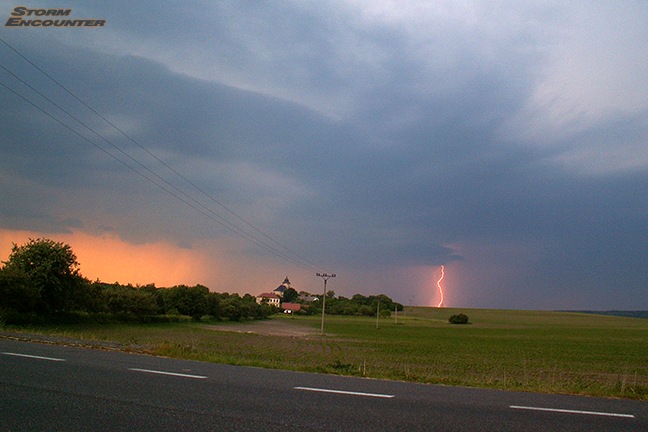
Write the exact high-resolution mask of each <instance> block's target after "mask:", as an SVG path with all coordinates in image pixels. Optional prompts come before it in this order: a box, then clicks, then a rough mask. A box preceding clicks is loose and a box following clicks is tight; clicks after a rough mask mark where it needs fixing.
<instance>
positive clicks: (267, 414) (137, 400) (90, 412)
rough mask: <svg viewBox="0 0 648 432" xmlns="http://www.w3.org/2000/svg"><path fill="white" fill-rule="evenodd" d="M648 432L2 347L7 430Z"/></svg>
mask: <svg viewBox="0 0 648 432" xmlns="http://www.w3.org/2000/svg"><path fill="white" fill-rule="evenodd" d="M103 430H105V431H108V430H110V431H134V430H141V431H144V430H146V431H148V430H155V431H179V430H182V431H255V432H259V431H283V432H286V431H288V432H291V431H301V432H303V431H525V432H528V431H561V432H567V431H607V432H609V431H647V430H648V403H646V402H640V401H630V400H611V399H598V398H589V397H575V396H560V395H541V394H533V393H521V392H505V391H496V390H484V389H469V388H460V387H445V386H433V385H424V384H413V383H403V382H395V381H381V380H369V379H361V378H349V377H340V376H331V375H319V374H306V373H296V372H285V371H276V370H266V369H259V368H248V367H237V366H228V365H219V364H212V363H202V362H192V361H183V360H174V359H167V358H159V357H153V356H145V355H136V354H128V353H123V352H116V351H100V350H88V349H82V348H74V347H65V346H58V345H47V344H38V343H30V342H22V341H13V340H7V339H0V431H103Z"/></svg>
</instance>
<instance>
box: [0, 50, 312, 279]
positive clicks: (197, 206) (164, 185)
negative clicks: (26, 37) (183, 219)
mask: <svg viewBox="0 0 648 432" xmlns="http://www.w3.org/2000/svg"><path fill="white" fill-rule="evenodd" d="M0 42H2V43H3V44H4V45H5V46H7V47H8V48H9V49H10V50H12V51H13V52H14V53H15V54H16V55H18V56H19V57H20V58H22V59H23V60H24V61H26V62H27V63H29V64H30V65H31V66H32V67H33V68H35V69H36V70H38V71H39V72H40V73H41V74H43V75H44V76H45V77H47V78H48V79H49V80H50V81H52V82H53V83H54V84H56V85H57V86H58V87H60V88H61V89H62V90H64V91H65V92H66V93H67V94H69V95H70V96H71V97H73V98H74V99H75V100H76V101H78V102H79V103H80V104H81V105H83V106H84V107H85V108H86V109H88V110H90V111H91V112H92V113H93V114H95V115H96V116H98V117H99V118H100V119H101V120H103V121H104V122H106V123H107V124H108V125H110V126H111V127H112V128H114V129H115V130H116V131H118V132H119V133H120V134H122V135H123V136H124V137H126V138H127V139H128V140H129V141H130V142H132V143H133V144H135V145H136V146H137V147H139V148H140V149H142V150H143V151H144V152H146V154H148V155H149V156H150V157H152V158H153V159H155V160H156V161H157V162H158V163H159V164H161V165H163V166H164V167H165V168H166V169H167V170H169V171H170V172H172V173H173V174H174V175H175V176H177V177H178V178H180V179H182V180H183V181H184V182H185V183H186V184H188V185H189V186H191V187H192V188H193V189H194V190H196V191H197V192H199V193H200V195H202V196H204V197H205V198H207V199H208V200H209V201H211V202H213V203H214V204H216V205H218V206H219V207H220V208H221V209H222V210H224V211H225V212H226V213H227V214H229V215H230V216H232V217H233V218H235V219H236V220H237V221H239V222H241V223H243V224H244V226H247V227H248V228H250V229H252V230H253V231H254V233H257V234H259V235H261V237H262V238H260V237H259V236H258V235H257V234H254V233H250V232H248V231H246V230H244V229H243V228H241V227H240V226H239V225H237V224H236V223H234V222H231V221H229V220H228V219H227V218H225V217H224V216H222V215H220V214H218V213H217V212H215V211H214V210H213V209H211V208H209V207H207V206H205V205H204V204H202V203H201V202H200V201H198V200H197V199H195V198H194V197H192V196H191V195H189V194H188V193H186V192H185V191H184V190H182V189H180V188H179V187H178V186H176V185H174V184H172V183H171V182H169V181H168V180H166V179H165V178H164V177H162V176H161V175H160V174H158V173H157V172H156V171H155V170H153V169H152V168H149V167H148V166H146V165H145V164H144V163H142V162H141V161H140V160H139V159H137V158H136V157H134V156H132V155H130V154H129V153H128V152H126V151H125V150H123V149H122V148H120V147H119V146H117V145H115V144H114V143H113V142H112V141H110V140H108V139H107V138H105V137H104V136H103V135H101V134H100V133H98V132H97V131H96V130H95V129H93V128H92V127H90V126H88V125H87V124H86V123H84V122H83V121H81V120H80V119H78V118H77V117H76V116H74V115H73V114H71V113H70V112H69V111H68V110H66V109H64V108H63V107H61V106H60V105H59V104H58V103H57V102H55V101H53V100H52V99H51V98H49V97H47V96H46V95H44V94H43V93H42V92H40V91H39V90H37V89H36V88H35V87H34V86H33V85H31V84H29V83H28V82H26V81H25V80H24V79H22V78H21V77H20V76H18V75H17V74H15V73H13V72H11V71H10V70H9V69H7V68H6V67H4V66H2V65H0V68H2V69H3V70H4V71H5V72H7V73H8V74H10V75H11V76H12V77H13V78H14V79H16V80H18V81H19V82H20V83H22V84H23V85H25V86H26V87H28V88H29V89H30V90H32V91H33V92H35V93H36V94H38V95H39V96H40V97H42V98H43V99H45V100H46V101H48V102H49V103H50V104H52V105H53V106H54V107H56V108H57V109H59V110H60V111H61V112H63V113H65V114H66V115H67V116H68V117H70V118H71V119H73V120H74V121H75V122H76V123H78V124H79V125H81V126H82V127H83V128H85V129H86V130H88V131H89V132H90V133H91V134H92V135H95V136H96V137H98V138H99V139H100V140H101V141H104V142H105V143H106V144H108V145H109V146H111V147H112V148H114V149H115V150H116V151H117V154H120V155H122V156H123V157H125V158H127V159H128V160H130V161H131V162H133V163H134V164H135V165H136V166H139V167H140V169H141V170H144V171H145V172H146V173H148V175H147V174H145V173H143V172H142V171H141V170H139V169H137V168H135V167H133V166H132V165H130V164H129V163H127V162H125V161H124V160H122V159H121V158H120V156H117V155H116V154H113V153H111V152H109V151H108V150H106V149H105V148H104V147H102V146H100V145H99V144H97V143H96V142H94V141H93V140H90V139H89V138H88V137H86V136H85V135H83V134H81V133H80V132H78V130H76V129H74V128H73V127H71V126H70V125H68V124H66V123H65V122H63V121H62V120H60V119H59V118H57V117H55V116H54V115H53V114H51V113H50V112H48V111H47V110H46V109H44V108H42V107H40V106H38V105H37V104H36V103H35V102H33V101H31V100H29V99H28V98H27V97H25V96H24V95H22V94H20V93H19V92H18V91H17V90H15V89H12V88H11V87H9V86H8V85H7V84H4V83H2V82H0V85H2V87H4V88H6V89H7V90H9V91H10V92H11V93H13V94H14V95H15V96H17V97H19V98H20V99H22V100H24V101H25V102H27V103H28V104H30V105H31V106H33V107H34V108H36V109H37V110H38V111H40V112H42V113H43V114H45V115H46V116H48V117H49V118H51V119H52V120H54V121H55V122H57V123H59V124H60V125H62V126H63V127H64V128H66V129H68V130H69V131H71V132H72V133H74V134H75V135H77V136H79V137H80V138H82V139H83V140H84V141H86V142H88V143H90V144H91V145H93V146H94V147H97V148H98V149H99V150H101V151H102V152H103V153H105V154H107V155H108V156H110V157H111V158H113V159H116V160H117V161H119V162H120V163H121V164H123V165H124V166H126V167H128V168H129V169H130V170H132V171H134V172H135V173H136V174H138V175H139V176H140V177H142V178H144V179H146V180H147V181H149V182H151V183H153V184H155V185H156V186H157V187H159V188H160V189H162V190H163V191H164V192H165V193H167V194H169V195H171V196H172V197H174V198H176V199H178V200H179V201H181V202H182V203H184V204H185V205H187V206H189V207H191V208H192V209H194V210H196V211H198V212H199V213H201V214H202V215H203V216H206V217H208V218H209V219H210V220H212V221H214V222H216V223H217V224H218V225H220V226H221V227H223V228H226V229H228V230H230V231H232V232H234V233H236V234H237V235H239V236H240V237H242V238H244V239H246V240H248V241H250V242H252V243H254V244H256V245H257V246H259V247H261V248H263V249H264V250H266V251H268V252H270V253H272V254H274V255H275V256H278V257H280V258H283V259H284V260H287V261H289V262H291V263H293V264H295V265H298V266H299V267H302V268H304V269H306V270H308V271H313V270H314V269H317V268H319V266H318V265H317V264H315V263H313V262H312V261H310V260H308V259H306V258H305V257H303V256H302V255H300V254H298V253H297V252H295V251H293V250H292V249H291V248H289V247H287V246H285V245H283V244H282V243H280V242H279V241H277V240H275V239H274V238H272V237H271V236H269V235H268V234H266V233H265V232H264V231H262V230H261V229H260V228H258V227H256V226H255V225H253V224H252V223H250V222H248V221H247V220H246V219H244V218H243V217H241V216H239V215H238V214H236V213H235V212H234V211H232V210H231V209H229V208H228V207H227V206H225V205H224V204H223V203H222V202H220V201H219V200H217V199H216V198H214V197H213V196H212V195H210V194H209V193H207V192H205V191H204V190H203V189H202V188H201V187H199V186H198V185H196V184H195V183H194V182H192V181H191V180H189V179H188V178H187V177H186V176H184V175H183V174H182V173H180V172H179V171H177V170H176V169H174V168H173V167H172V166H171V165H169V164H168V163H166V162H165V161H164V160H162V159H161V158H159V157H158V156H157V155H155V154H154V153H153V152H152V151H150V150H149V149H147V148H146V147H145V146H143V145H142V144H141V143H139V142H138V141H137V140H135V139H134V138H133V137H131V136H130V135H129V134H127V133H126V132H124V131H123V130H122V129H121V128H120V127H118V126H117V125H115V124H114V123H113V122H111V121H110V120H108V119H107V118H106V117H105V116H103V115H102V114H101V113H99V112H98V111H97V110H95V109H94V108H93V107H91V106H90V105H89V104H87V103H86V102H85V101H83V100H82V99H81V98H80V97H78V96H77V95H76V94H74V93H73V92H72V91H71V90H69V89H68V88H67V87H66V86H64V85H63V84H61V83H60V82H59V81H57V80H56V79H55V78H53V77H52V76H51V75H50V74H48V73H47V72H46V71H45V70H43V69H42V68H41V67H39V66H38V65H37V64H35V63H34V62H33V61H31V60H30V59H29V58H27V57H26V56H24V55H23V54H22V53H20V52H19V51H18V50H17V49H16V48H14V47H13V46H11V45H10V44H9V43H7V42H6V41H5V40H3V39H2V38H0ZM155 179H157V180H155ZM264 239H265V240H264ZM268 242H269V243H268ZM278 248H281V249H283V251H282V250H280V249H278Z"/></svg>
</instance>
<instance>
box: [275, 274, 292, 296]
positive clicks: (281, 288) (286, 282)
mask: <svg viewBox="0 0 648 432" xmlns="http://www.w3.org/2000/svg"><path fill="white" fill-rule="evenodd" d="M288 288H292V287H291V286H290V280H289V279H288V276H286V279H284V281H283V283H282V284H281V285H279V286H278V287H277V288H275V289H274V291H272V292H273V293H274V294H276V295H277V296H279V297H283V295H284V293H285V292H286V290H287V289H288Z"/></svg>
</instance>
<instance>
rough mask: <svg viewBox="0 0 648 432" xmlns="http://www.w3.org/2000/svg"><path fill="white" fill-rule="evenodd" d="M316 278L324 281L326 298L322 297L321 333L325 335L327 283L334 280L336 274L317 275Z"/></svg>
mask: <svg viewBox="0 0 648 432" xmlns="http://www.w3.org/2000/svg"><path fill="white" fill-rule="evenodd" d="M315 276H319V277H321V278H322V279H324V296H322V329H321V333H322V334H324V311H325V310H326V282H327V281H328V280H329V279H330V278H334V277H335V273H333V274H327V273H316V274H315Z"/></svg>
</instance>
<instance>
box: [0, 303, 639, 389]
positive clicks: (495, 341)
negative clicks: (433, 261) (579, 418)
mask: <svg viewBox="0 0 648 432" xmlns="http://www.w3.org/2000/svg"><path fill="white" fill-rule="evenodd" d="M460 312H461V313H465V314H467V315H468V316H469V317H470V324H468V325H452V324H449V323H448V317H449V316H450V315H452V314H455V313H460ZM268 324H272V325H273V326H272V327H275V328H277V326H278V325H279V326H280V327H281V326H284V327H289V328H293V329H299V328H301V329H303V330H304V332H305V333H308V334H306V335H301V336H279V335H263V334H258V333H246V332H245V331H247V330H249V331H253V330H254V331H257V330H258V328H259V327H258V326H259V325H268ZM221 327H224V328H225V330H226V331H222V328H221V331H215V330H213V329H209V328H207V326H205V325H204V324H200V323H186V324H156V325H83V326H69V327H58V328H56V329H54V328H30V329H28V330H24V331H29V332H38V333H49V334H55V335H59V336H66V337H71V338H76V339H83V340H85V341H88V342H90V341H97V340H100V341H115V342H119V343H120V344H122V345H123V348H124V349H127V350H132V351H137V352H146V353H151V354H155V355H163V356H169V357H177V358H185V359H194V360H202V361H210V362H218V363H229V364H236V365H248V366H260V367H267V368H277V369H288V370H299V371H309V372H323V373H335V374H345V375H354V376H363V377H371V378H386V379H394V380H406V381H417V382H423V383H434V384H446V385H461V386H472V387H488V388H498V389H508V390H524V391H537V392H548V393H569V394H584V395H593V396H604V397H623V398H635V399H644V400H648V320H646V319H636V318H622V317H612V316H603V315H591V314H578V313H558V312H542V311H510V310H481V309H461V310H459V309H436V308H417V307H414V308H410V307H407V308H406V310H405V312H404V313H401V314H399V316H398V322H397V323H396V322H395V319H394V317H392V318H390V319H388V318H385V319H381V320H380V322H379V325H378V328H376V319H375V318H373V319H371V318H363V317H339V316H335V317H334V316H327V317H326V334H325V335H323V336H322V335H320V334H319V328H320V317H301V316H297V317H286V316H277V317H275V318H273V319H272V322H260V323H240V324H237V323H226V324H223V325H221ZM7 330H11V331H14V330H16V329H5V331H7ZM227 330H231V331H227Z"/></svg>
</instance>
